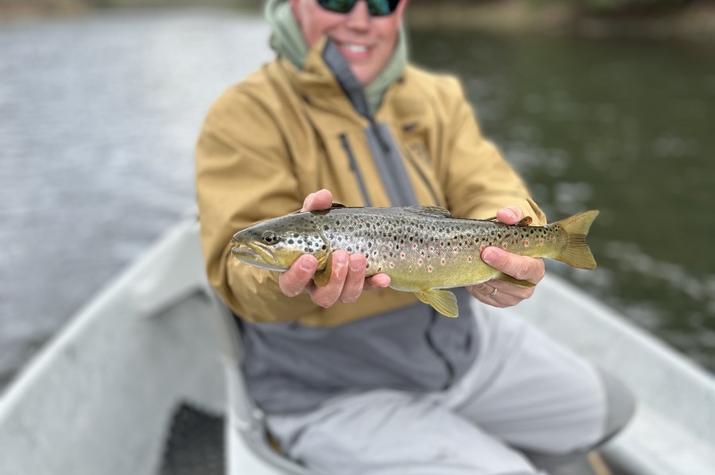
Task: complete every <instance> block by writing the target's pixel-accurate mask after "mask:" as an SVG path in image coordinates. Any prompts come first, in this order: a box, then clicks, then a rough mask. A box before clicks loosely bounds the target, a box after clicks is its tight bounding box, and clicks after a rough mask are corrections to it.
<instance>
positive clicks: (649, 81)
mask: <svg viewBox="0 0 715 475" xmlns="http://www.w3.org/2000/svg"><path fill="white" fill-rule="evenodd" d="M266 38H267V30H266V28H265V27H264V26H263V24H262V22H261V21H260V20H258V19H256V18H253V17H246V16H242V15H240V14H239V13H236V12H225V11H216V10H196V9H192V10H172V11H156V10H154V11H152V10H149V11H135V12H122V13H116V12H114V13H100V14H91V15H87V16H81V17H73V18H65V19H53V20H33V21H24V22H13V23H0V222H2V225H0V249H2V252H0V349H1V350H0V386H2V384H3V382H6V381H7V380H8V379H9V378H10V377H11V376H12V374H13V373H14V372H15V371H16V370H17V369H18V368H19V367H21V365H22V364H23V363H24V362H26V361H27V359H28V358H30V357H31V356H32V355H33V354H34V353H35V352H36V351H37V350H38V348H40V347H41V345H42V344H43V343H44V342H46V341H47V339H48V338H50V337H51V336H52V335H53V334H55V333H56V332H57V331H58V329H59V328H61V326H62V325H63V324H64V323H65V322H66V321H67V319H68V318H69V317H70V316H71V315H72V314H74V313H75V312H76V311H77V310H78V309H79V308H81V306H82V304H83V303H85V302H86V301H87V300H88V299H89V298H90V297H91V296H92V295H93V294H94V293H95V292H97V291H98V290H100V289H101V288H102V287H103V286H105V285H107V283H108V282H110V281H111V279H112V277H113V276H115V275H116V274H117V272H119V271H120V270H121V269H122V268H124V267H125V266H127V265H128V264H129V263H130V262H131V260H133V259H135V258H137V257H138V256H139V255H140V254H141V253H142V251H144V250H146V249H147V248H148V247H149V246H150V245H151V243H153V242H154V241H155V240H156V239H157V238H158V237H159V236H160V235H161V234H162V233H163V232H165V231H166V230H167V229H169V228H170V227H171V226H172V225H173V224H175V223H177V222H178V221H179V220H181V219H182V217H185V216H187V215H189V214H190V213H191V212H192V211H191V210H192V209H193V208H194V188H193V157H192V154H193V146H194V142H195V140H196V135H197V132H198V129H199V127H200V124H201V121H202V119H203V116H204V114H205V113H206V110H207V108H208V106H209V105H210V103H211V102H212V101H213V99H215V97H216V96H217V95H218V94H219V93H220V92H221V91H222V90H223V89H224V88H226V87H227V86H229V85H230V84H232V83H234V82H236V81H237V80H239V79H241V78H242V77H244V76H245V75H246V74H247V73H248V72H250V71H252V70H253V69H255V68H256V67H257V66H258V65H259V64H260V63H261V62H263V61H265V60H266V59H268V58H270V51H269V49H268V47H267V45H266ZM412 50H413V51H414V52H415V59H416V60H417V61H418V62H419V63H420V64H422V65H425V66H428V67H430V68H433V69H437V70H447V71H454V72H456V73H458V74H460V75H461V76H462V77H463V79H464V84H465V88H466V91H467V93H468V95H469V97H470V98H471V99H472V100H473V101H474V103H475V104H476V105H477V111H478V114H479V117H480V119H481V121H482V125H483V128H484V130H485V131H486V133H487V134H488V135H489V136H490V137H491V138H492V139H493V140H495V141H496V142H497V144H498V145H499V146H500V147H501V148H502V149H503V150H504V152H505V154H506V155H507V156H508V157H509V159H510V160H511V161H512V162H513V163H514V165H515V166H516V167H517V168H518V169H519V170H520V171H521V172H522V173H523V175H524V177H525V178H526V180H527V181H528V182H529V185H530V186H531V188H532V191H533V192H534V194H535V196H536V197H537V199H538V201H539V202H540V203H541V204H542V205H543V206H544V208H545V210H546V211H547V213H548V214H549V216H550V217H552V218H557V217H563V216H565V215H567V214H570V213H573V212H576V211H579V210H582V209H586V208H598V209H600V210H601V212H602V214H601V216H600V217H599V219H598V220H597V222H596V225H594V227H593V230H592V238H591V242H592V247H593V250H594V254H595V255H596V257H597V259H598V261H599V263H600V268H599V269H598V270H597V271H594V272H583V271H581V272H578V271H571V270H569V269H566V268H565V266H560V265H554V266H550V269H551V270H552V271H553V272H556V273H559V274H561V275H564V276H565V277H566V278H567V279H569V280H570V281H571V282H573V283H575V284H576V285H578V286H579V287H581V288H582V289H584V290H585V291H586V292H588V293H590V294H592V295H595V296H596V297H597V298H599V299H600V300H602V301H604V302H606V303H607V304H609V305H611V306H613V307H615V308H616V309H618V310H619V311H621V312H623V313H624V314H625V315H626V316H627V317H628V318H629V319H630V320H631V321H633V322H635V323H636V324H638V325H639V326H641V327H644V328H646V329H648V330H649V331H651V332H654V333H655V334H657V335H659V336H660V337H662V338H663V339H664V340H666V341H667V342H669V343H670V344H671V345H673V346H674V347H676V348H678V349H679V350H680V351H682V352H684V353H685V354H687V355H689V356H690V357H691V358H692V359H693V360H694V361H696V362H698V363H699V364H701V365H703V366H705V367H707V368H709V369H710V370H713V369H715V250H714V249H713V244H712V243H713V240H712V236H713V235H715V219H714V218H713V217H712V216H713V214H712V209H711V206H712V204H713V203H715V191H714V189H715V186H713V185H714V184H715V179H714V176H715V162H714V161H713V160H712V153H713V152H712V151H713V150H715V129H714V128H713V124H715V49H714V48H713V47H711V46H706V45H702V44H697V43H676V42H656V41H638V40H628V41H626V40H620V41H612V40H575V39H543V38H542V39H539V38H533V37H525V38H520V37H510V38H508V39H505V38H498V37H490V36H483V35H475V34H465V33H460V34H448V33H439V32H429V33H428V32H421V33H414V34H413V35H412ZM574 318H578V316H577V315H575V316H574Z"/></svg>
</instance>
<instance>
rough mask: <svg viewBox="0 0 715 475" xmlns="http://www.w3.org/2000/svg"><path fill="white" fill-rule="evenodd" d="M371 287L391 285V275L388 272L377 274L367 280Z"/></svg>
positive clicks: (379, 287)
mask: <svg viewBox="0 0 715 475" xmlns="http://www.w3.org/2000/svg"><path fill="white" fill-rule="evenodd" d="M365 283H366V284H367V286H368V287H369V288H371V289H384V288H387V287H389V286H390V276H389V275H387V274H375V275H373V276H372V277H368V278H367V279H366V280H365Z"/></svg>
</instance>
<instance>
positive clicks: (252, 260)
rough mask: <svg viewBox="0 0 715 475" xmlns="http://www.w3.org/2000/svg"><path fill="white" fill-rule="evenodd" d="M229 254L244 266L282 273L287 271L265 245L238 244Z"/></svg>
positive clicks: (255, 243)
mask: <svg viewBox="0 0 715 475" xmlns="http://www.w3.org/2000/svg"><path fill="white" fill-rule="evenodd" d="M231 253H232V254H233V255H234V256H235V257H236V258H238V260H239V261H241V262H245V263H246V264H251V265H254V266H256V267H261V268H263V269H268V270H274V271H281V272H282V271H285V270H287V269H286V267H285V266H283V265H282V264H281V263H280V262H278V260H277V259H276V256H275V255H274V254H273V251H272V250H271V249H270V248H269V247H268V246H266V245H265V244H261V243H258V242H248V243H240V244H237V245H236V246H234V247H232V248H231Z"/></svg>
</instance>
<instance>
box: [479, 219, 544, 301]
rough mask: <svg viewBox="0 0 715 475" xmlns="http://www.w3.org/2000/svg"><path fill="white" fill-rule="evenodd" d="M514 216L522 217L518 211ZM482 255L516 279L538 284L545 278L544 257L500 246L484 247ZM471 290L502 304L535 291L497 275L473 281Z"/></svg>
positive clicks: (522, 297)
mask: <svg viewBox="0 0 715 475" xmlns="http://www.w3.org/2000/svg"><path fill="white" fill-rule="evenodd" d="M500 211H501V210H500ZM514 217H515V218H516V219H517V221H518V220H520V219H521V217H520V215H519V214H516V215H515V216H514ZM481 257H482V260H483V261H484V262H485V263H487V264H489V265H490V266H491V267H493V268H495V269H497V270H499V271H501V272H503V273H504V274H507V275H509V276H511V277H514V278H515V279H517V280H525V281H528V282H531V283H532V284H538V283H539V282H540V281H541V279H543V278H544V272H545V267H544V261H543V260H541V259H535V258H533V257H527V256H519V255H517V254H512V253H510V252H507V251H505V250H503V249H501V248H498V247H488V248H486V249H484V251H482V255H481ZM468 290H469V292H470V293H471V294H472V295H473V296H474V297H475V298H477V299H478V300H479V301H481V302H484V303H486V304H489V305H492V306H494V307H500V308H503V307H511V306H514V305H516V304H518V303H520V302H521V301H523V300H525V299H528V298H530V297H531V296H532V295H533V294H534V288H533V287H524V286H521V285H516V284H512V283H511V282H504V281H502V280H497V279H492V280H490V281H488V282H484V283H482V284H477V285H473V286H471V287H469V288H468Z"/></svg>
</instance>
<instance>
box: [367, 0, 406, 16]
mask: <svg viewBox="0 0 715 475" xmlns="http://www.w3.org/2000/svg"><path fill="white" fill-rule="evenodd" d="M399 3H400V0H367V7H368V9H369V10H370V14H371V15H374V16H386V15H389V14H391V13H392V12H394V11H395V10H396V9H397V5H398V4H399Z"/></svg>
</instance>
